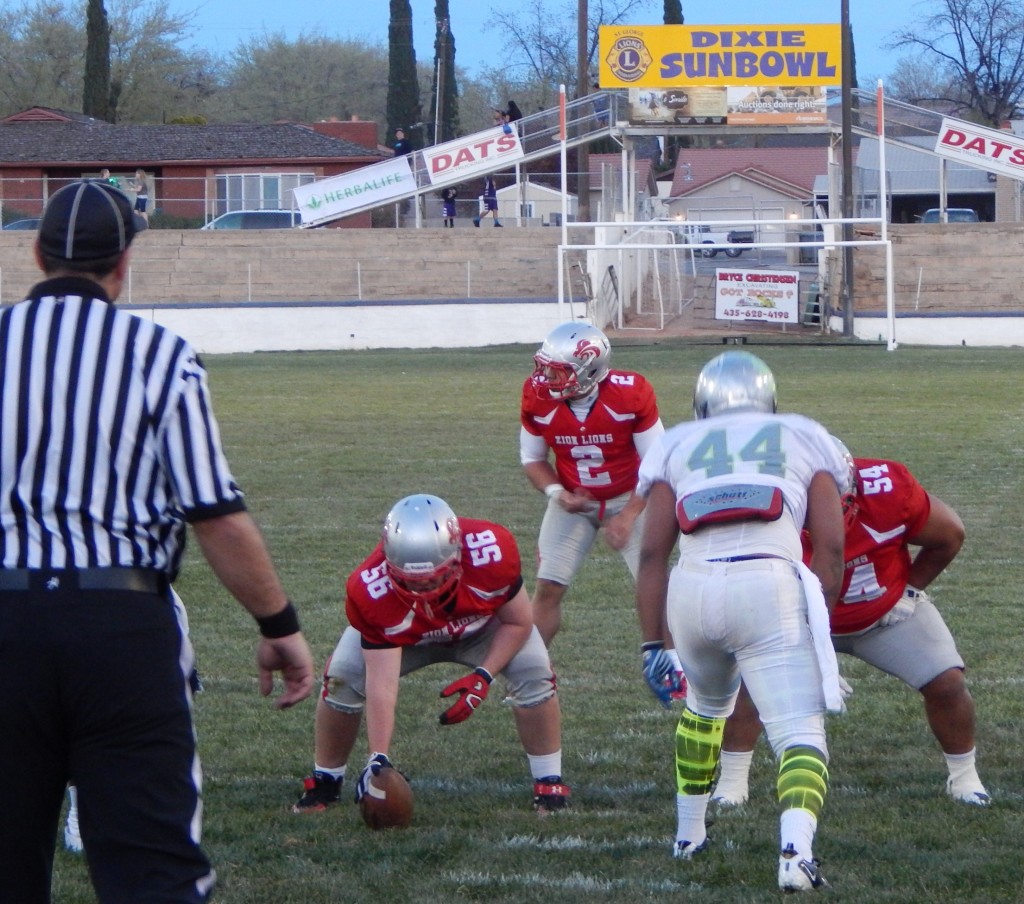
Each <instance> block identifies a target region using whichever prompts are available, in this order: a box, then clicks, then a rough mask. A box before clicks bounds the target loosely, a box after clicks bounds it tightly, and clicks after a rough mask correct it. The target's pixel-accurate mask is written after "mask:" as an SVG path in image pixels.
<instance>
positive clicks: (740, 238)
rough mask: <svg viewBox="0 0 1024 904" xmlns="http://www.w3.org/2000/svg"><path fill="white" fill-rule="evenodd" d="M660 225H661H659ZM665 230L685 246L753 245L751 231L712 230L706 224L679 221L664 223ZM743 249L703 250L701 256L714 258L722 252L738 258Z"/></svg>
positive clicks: (752, 231) (752, 233) (752, 232)
mask: <svg viewBox="0 0 1024 904" xmlns="http://www.w3.org/2000/svg"><path fill="white" fill-rule="evenodd" d="M659 225H661V223H659ZM664 225H665V226H666V228H668V229H669V230H671V231H672V232H673V233H674V234H675V236H676V241H677V242H679V243H682V244H686V245H715V244H719V243H724V242H729V243H731V244H733V245H738V244H740V243H743V244H753V242H754V230H753V229H728V230H722V231H715V230H712V228H711V226H709V225H708V224H707V223H704V224H700V225H699V224H697V223H686V222H683V221H680V220H667V221H664ZM745 250H746V249H745V248H704V249H702V250H701V254H702V255H703V256H704V257H714V256H715V255H716V254H718V252H719V251H724V252H725V256H726V257H739V256H740V255H741V254H742V253H743V252H744V251H745Z"/></svg>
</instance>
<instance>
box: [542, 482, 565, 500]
mask: <svg viewBox="0 0 1024 904" xmlns="http://www.w3.org/2000/svg"><path fill="white" fill-rule="evenodd" d="M561 494H562V485H561V484H560V483H549V484H548V485H547V486H546V487H544V495H545V496H547V497H548V499H554V498H555V497H556V496H560V495H561Z"/></svg>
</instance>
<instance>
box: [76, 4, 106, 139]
mask: <svg viewBox="0 0 1024 904" xmlns="http://www.w3.org/2000/svg"><path fill="white" fill-rule="evenodd" d="M82 112H83V113H84V114H85V115H86V116H95V117H96V118H97V119H103V120H107V121H109V120H110V23H109V22H108V21H107V10H106V9H105V8H104V6H103V0H89V4H88V6H87V8H86V18H85V85H84V87H83V89H82Z"/></svg>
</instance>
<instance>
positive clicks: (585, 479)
mask: <svg viewBox="0 0 1024 904" xmlns="http://www.w3.org/2000/svg"><path fill="white" fill-rule="evenodd" d="M519 417H520V421H521V422H522V425H523V428H524V429H525V430H527V431H528V432H529V433H532V434H533V435H534V436H540V437H543V438H544V441H545V442H546V443H547V444H548V447H549V448H550V449H551V450H552V451H553V452H554V454H555V472H556V473H557V474H558V480H559V482H560V483H561V484H562V486H564V487H565V488H566V489H567V490H576V489H578V488H583V489H585V490H587V491H588V492H589V493H590V494H591V495H592V496H593V497H594V498H595V499H599V500H603V501H604V500H608V499H614V498H615V497H616V496H621V495H622V494H623V493H631V492H632V491H633V490H634V488H635V487H636V479H637V471H638V470H639V468H640V454H639V453H638V452H637V450H636V446H635V445H634V444H633V434H634V433H643V432H644V431H645V430H649V429H650V428H651V427H653V426H654V425H655V424H657V423H658V418H659V415H658V402H657V399H656V398H655V395H654V388H653V387H652V386H651V384H650V383H649V382H648V380H647V378H646V377H643V376H641V375H640V374H637V373H632V372H631V371H625V370H611V371H609V372H608V376H606V377H605V378H604V379H603V380H602V381H601V382H600V383H599V384H598V389H597V396H596V398H595V399H594V403H593V405H592V406H591V408H590V411H589V412H588V414H587V416H586V417H585V418H584V419H583V420H582V421H581V420H580V419H579V418H577V416H576V414H575V413H574V412H573V410H572V409H571V408H570V407H569V403H568V402H566V401H560V400H552V399H544V398H541V397H540V396H539V395H538V393H537V390H536V389H535V388H534V386H533V382H532V381H531V380H530V379H527V380H526V382H525V383H524V384H523V398H522V406H521V408H520V414H519Z"/></svg>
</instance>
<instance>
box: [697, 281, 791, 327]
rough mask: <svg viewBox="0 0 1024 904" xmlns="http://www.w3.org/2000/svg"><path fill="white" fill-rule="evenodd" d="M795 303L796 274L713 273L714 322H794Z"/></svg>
mask: <svg viewBox="0 0 1024 904" xmlns="http://www.w3.org/2000/svg"><path fill="white" fill-rule="evenodd" d="M799 302H800V273H799V271H796V270H731V269H718V270H716V271H715V319H716V320H741V321H759V322H762V323H798V322H799Z"/></svg>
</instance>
